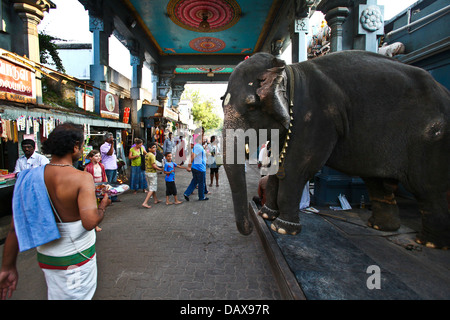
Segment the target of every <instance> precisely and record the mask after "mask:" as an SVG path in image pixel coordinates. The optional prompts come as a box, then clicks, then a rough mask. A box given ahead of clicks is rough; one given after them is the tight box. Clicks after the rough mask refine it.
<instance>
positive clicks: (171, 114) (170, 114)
mask: <svg viewBox="0 0 450 320" xmlns="http://www.w3.org/2000/svg"><path fill="white" fill-rule="evenodd" d="M163 117H164V118H166V119H169V120H171V121H178V113H176V112H175V111H173V110H170V109H169V108H164V114H163Z"/></svg>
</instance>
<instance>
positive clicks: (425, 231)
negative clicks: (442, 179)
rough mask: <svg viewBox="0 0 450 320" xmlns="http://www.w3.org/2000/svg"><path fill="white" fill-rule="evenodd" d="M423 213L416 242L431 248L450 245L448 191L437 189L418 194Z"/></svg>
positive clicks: (446, 247) (444, 247)
mask: <svg viewBox="0 0 450 320" xmlns="http://www.w3.org/2000/svg"><path fill="white" fill-rule="evenodd" d="M416 197H417V201H418V204H419V210H420V213H421V214H422V230H421V231H420V232H419V233H418V235H417V236H416V242H417V243H420V244H423V245H426V246H427V247H429V248H441V249H448V248H449V247H450V212H449V209H448V203H447V199H446V192H445V191H444V192H442V191H437V190H436V191H435V192H430V193H428V194H425V195H420V196H416Z"/></svg>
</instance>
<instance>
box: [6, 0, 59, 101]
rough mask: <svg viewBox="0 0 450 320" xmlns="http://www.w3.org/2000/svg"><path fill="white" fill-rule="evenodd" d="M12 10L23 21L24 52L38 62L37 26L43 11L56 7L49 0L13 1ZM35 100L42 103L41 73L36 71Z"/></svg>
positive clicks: (42, 16)
mask: <svg viewBox="0 0 450 320" xmlns="http://www.w3.org/2000/svg"><path fill="white" fill-rule="evenodd" d="M13 2H14V10H15V11H16V12H17V15H18V16H19V17H20V18H21V20H22V21H23V30H24V33H23V42H24V43H23V48H24V54H25V55H26V56H27V57H28V58H29V59H30V60H32V61H35V62H38V63H40V62H41V60H40V56H39V34H38V29H37V26H38V24H39V23H40V22H41V20H42V18H44V12H48V11H49V10H50V9H53V8H56V6H55V5H54V4H53V3H52V2H50V1H45V0H41V1H26V2H25V1H13ZM36 102H37V103H38V104H42V83H41V74H40V72H36Z"/></svg>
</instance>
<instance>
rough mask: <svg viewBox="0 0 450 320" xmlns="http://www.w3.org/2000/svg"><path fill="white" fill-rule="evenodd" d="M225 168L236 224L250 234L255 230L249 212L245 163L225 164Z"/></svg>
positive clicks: (242, 232)
mask: <svg viewBox="0 0 450 320" xmlns="http://www.w3.org/2000/svg"><path fill="white" fill-rule="evenodd" d="M224 168H225V172H226V173H227V177H228V181H229V183H230V187H231V195H232V199H233V205H234V217H235V219H236V226H237V228H238V230H239V232H240V233H241V234H243V235H249V234H250V233H252V231H253V226H252V223H251V221H250V217H249V213H248V201H247V181H246V179H245V165H243V164H224Z"/></svg>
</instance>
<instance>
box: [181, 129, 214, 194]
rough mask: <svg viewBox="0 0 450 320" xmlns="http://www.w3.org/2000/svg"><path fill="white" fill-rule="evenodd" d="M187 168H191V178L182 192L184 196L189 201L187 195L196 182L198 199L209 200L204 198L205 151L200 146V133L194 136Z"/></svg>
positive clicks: (190, 192) (192, 189)
mask: <svg viewBox="0 0 450 320" xmlns="http://www.w3.org/2000/svg"><path fill="white" fill-rule="evenodd" d="M189 168H191V170H192V180H191V183H190V184H189V186H188V187H187V189H186V191H185V192H184V198H185V199H186V201H189V196H190V195H191V194H192V192H193V191H194V189H195V187H196V186H197V184H198V200H200V201H204V200H209V198H205V181H206V152H205V149H204V148H203V146H202V135H201V134H199V135H198V136H197V137H196V138H195V145H194V149H193V150H192V154H191V163H190V164H189Z"/></svg>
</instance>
